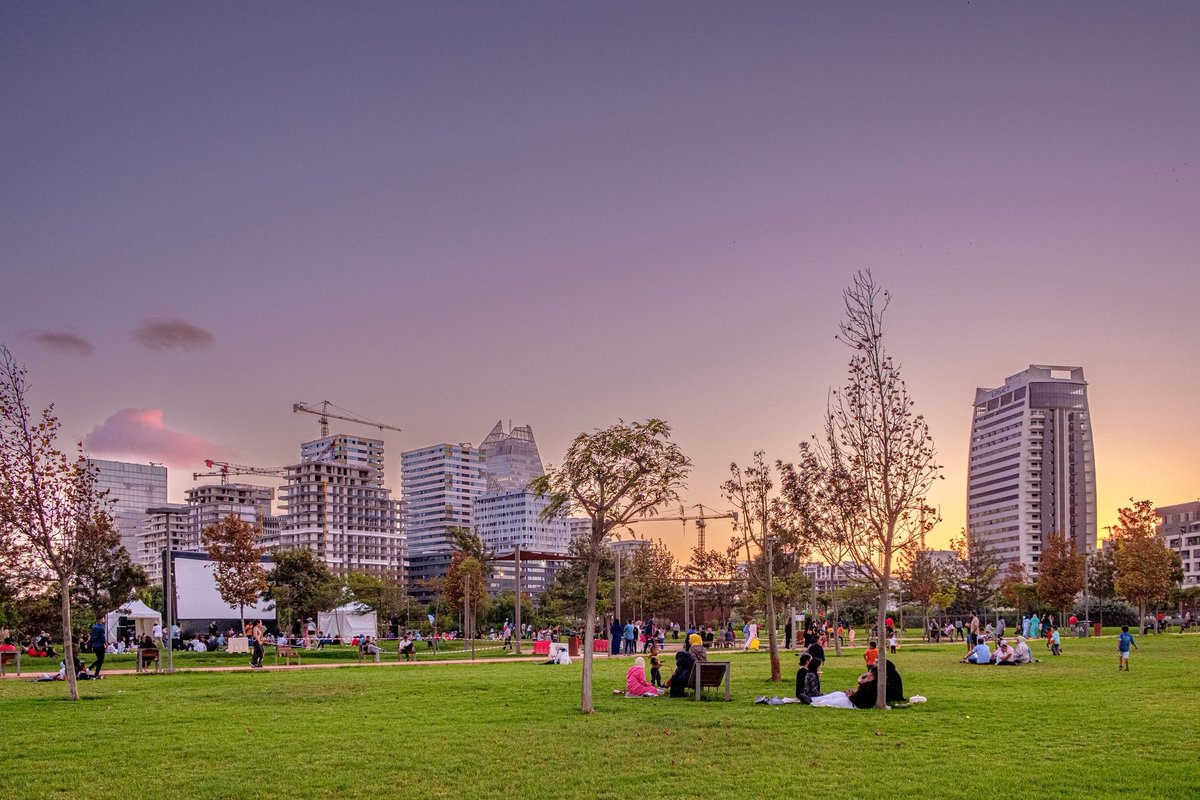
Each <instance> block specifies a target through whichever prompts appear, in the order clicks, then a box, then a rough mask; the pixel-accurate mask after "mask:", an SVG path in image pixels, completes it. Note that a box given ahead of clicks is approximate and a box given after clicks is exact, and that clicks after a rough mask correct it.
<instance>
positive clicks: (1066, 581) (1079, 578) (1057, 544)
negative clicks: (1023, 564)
mask: <svg viewBox="0 0 1200 800" xmlns="http://www.w3.org/2000/svg"><path fill="white" fill-rule="evenodd" d="M1082 591H1083V554H1082V553H1076V552H1075V544H1074V542H1072V541H1071V540H1070V539H1068V538H1067V537H1066V536H1064V535H1062V534H1060V533H1049V534H1047V535H1046V536H1045V537H1044V538H1043V539H1042V552H1041V559H1040V560H1039V563H1038V580H1037V594H1038V597H1040V598H1041V599H1042V602H1044V603H1046V604H1047V605H1049V606H1050V607H1051V608H1053V609H1057V610H1058V612H1059V617H1058V620H1059V623H1060V624H1061V623H1062V622H1063V621H1065V620H1066V614H1067V608H1068V607H1069V606H1071V605H1073V604H1074V602H1075V595H1077V594H1079V593H1080V592H1082Z"/></svg>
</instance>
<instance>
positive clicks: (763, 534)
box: [721, 450, 783, 683]
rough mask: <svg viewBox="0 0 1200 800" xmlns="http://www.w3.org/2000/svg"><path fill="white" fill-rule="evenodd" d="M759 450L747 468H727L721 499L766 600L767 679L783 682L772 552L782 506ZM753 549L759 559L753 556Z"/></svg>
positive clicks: (756, 583) (738, 542) (732, 466)
mask: <svg viewBox="0 0 1200 800" xmlns="http://www.w3.org/2000/svg"><path fill="white" fill-rule="evenodd" d="M763 455H764V454H763V451H762V450H756V451H755V453H754V457H753V460H752V461H751V463H750V465H749V466H747V467H745V468H742V467H739V466H738V465H737V464H736V463H733V464H730V465H729V473H730V478H729V480H727V481H725V483H723V484H722V485H721V491H722V492H723V493H724V495H725V498H726V499H727V500H729V502H730V503H732V504H733V507H734V510H735V511H737V517H736V518H735V520H734V525H733V532H734V537H735V538H734V543H735V544H737V545H738V546H739V547H740V548H742V550H743V551H744V552H745V553H746V569H747V571H748V573H749V576H750V579H751V582H752V584H755V585H757V586H758V588H759V589H761V590H762V592H763V594H764V595H765V598H766V611H767V643H768V649H769V651H770V654H771V680H772V681H774V682H776V683H778V682H779V681H781V680H782V679H783V675H782V672H781V669H780V665H779V633H778V625H777V620H776V617H775V560H776V553H775V549H776V548H777V547H778V546H779V537H780V533H781V530H782V527H781V525H780V515H781V513H782V506H781V503H780V500H779V498H778V496H777V495H775V494H774V489H775V482H774V480H772V478H771V465H770V464H768V463H766V462H765V461H764V460H763ZM755 550H757V552H758V555H759V556H760V557H758V558H756V557H755Z"/></svg>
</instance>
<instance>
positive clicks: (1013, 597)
mask: <svg viewBox="0 0 1200 800" xmlns="http://www.w3.org/2000/svg"><path fill="white" fill-rule="evenodd" d="M1000 596H1001V597H1003V598H1004V601H1005V602H1006V603H1008V604H1009V606H1011V607H1012V608H1014V609H1016V610H1017V611H1018V612H1022V613H1024V612H1025V611H1032V610H1033V609H1034V607H1035V606H1036V604H1037V600H1038V591H1037V587H1036V586H1034V585H1033V583H1031V582H1030V580H1029V575H1028V573H1026V571H1025V565H1024V564H1022V563H1021V562H1020V561H1012V562H1009V565H1008V566H1007V567H1005V568H1004V575H1003V576H1002V577H1001V578H1000Z"/></svg>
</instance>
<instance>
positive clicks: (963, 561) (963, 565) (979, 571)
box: [950, 530, 1000, 612]
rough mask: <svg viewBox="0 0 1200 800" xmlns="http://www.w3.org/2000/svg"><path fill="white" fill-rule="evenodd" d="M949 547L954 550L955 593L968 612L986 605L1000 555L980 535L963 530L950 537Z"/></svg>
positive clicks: (994, 582) (991, 595)
mask: <svg viewBox="0 0 1200 800" xmlns="http://www.w3.org/2000/svg"><path fill="white" fill-rule="evenodd" d="M950 547H951V549H953V550H954V551H955V552H956V553H958V563H957V564H956V565H955V577H956V580H957V582H958V590H959V595H960V596H961V597H962V599H963V600H964V601H966V603H967V605H968V606H970V608H969V610H970V611H972V612H974V611H979V610H980V609H983V608H986V607H987V605H988V604H989V603H990V602H991V600H992V597H993V596H994V595H995V591H996V578H997V576H998V575H999V574H1000V557H999V556H998V555H996V553H995V551H994V550H992V548H990V547H988V545H987V543H986V542H984V541H983V538H982V537H980V536H979V535H978V534H976V533H973V532H971V531H967V530H963V531H962V532H961V533H960V534H959V538H957V539H951V540H950Z"/></svg>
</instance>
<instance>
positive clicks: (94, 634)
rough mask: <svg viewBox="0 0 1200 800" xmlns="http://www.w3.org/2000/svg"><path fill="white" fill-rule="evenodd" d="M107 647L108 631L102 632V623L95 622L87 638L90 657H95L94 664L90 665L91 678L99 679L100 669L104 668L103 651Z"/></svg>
mask: <svg viewBox="0 0 1200 800" xmlns="http://www.w3.org/2000/svg"><path fill="white" fill-rule="evenodd" d="M107 646H108V631H106V630H104V623H102V622H100V620H96V624H95V625H93V626H92V629H91V632H90V636H89V637H88V647H89V648H90V649H91V651H92V655H94V656H95V657H96V663H95V664H92V677H93V678H99V677H100V668H101V667H103V666H104V649H105V647H107Z"/></svg>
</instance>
